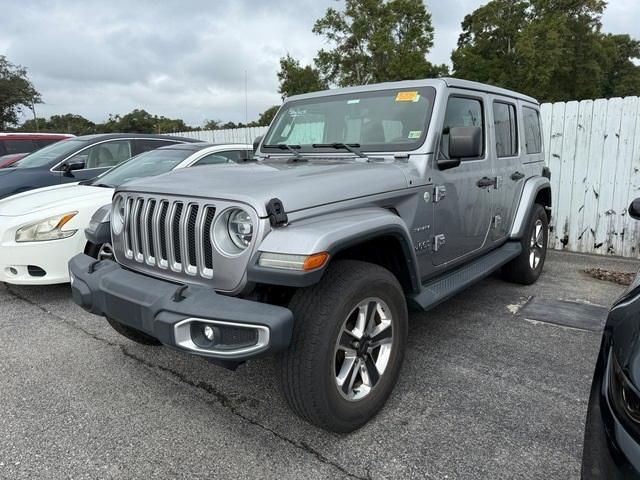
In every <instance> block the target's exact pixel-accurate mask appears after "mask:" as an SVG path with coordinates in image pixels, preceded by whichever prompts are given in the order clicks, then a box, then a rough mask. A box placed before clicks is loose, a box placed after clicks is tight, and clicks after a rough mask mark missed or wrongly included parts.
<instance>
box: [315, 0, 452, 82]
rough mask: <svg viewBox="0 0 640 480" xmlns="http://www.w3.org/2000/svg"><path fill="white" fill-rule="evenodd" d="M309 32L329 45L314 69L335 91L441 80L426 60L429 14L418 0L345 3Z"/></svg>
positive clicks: (439, 70) (430, 42)
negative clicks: (413, 80) (432, 78)
mask: <svg viewBox="0 0 640 480" xmlns="http://www.w3.org/2000/svg"><path fill="white" fill-rule="evenodd" d="M313 32H314V33H316V34H318V35H322V36H324V37H325V40H326V41H327V42H328V43H329V44H331V45H332V47H333V48H331V49H329V50H325V49H322V50H320V51H319V52H318V55H317V57H316V60H315V63H316V65H317V67H318V69H319V71H320V73H321V74H322V76H323V78H324V79H325V80H327V81H329V82H331V83H334V84H337V85H339V86H350V85H364V84H368V83H377V82H386V81H394V80H405V79H415V78H425V77H434V76H441V75H445V74H446V73H447V72H448V69H447V67H446V66H445V65H439V66H434V65H432V64H431V63H430V62H429V61H428V60H427V54H428V53H429V50H430V49H431V47H432V46H433V26H432V25H431V14H430V13H429V12H428V11H427V10H426V8H425V6H424V3H423V1H422V0H388V1H385V0H346V2H345V8H344V11H338V10H336V9H334V8H329V9H327V11H326V13H325V15H324V17H322V18H320V19H319V20H317V21H316V23H315V25H314V27H313Z"/></svg>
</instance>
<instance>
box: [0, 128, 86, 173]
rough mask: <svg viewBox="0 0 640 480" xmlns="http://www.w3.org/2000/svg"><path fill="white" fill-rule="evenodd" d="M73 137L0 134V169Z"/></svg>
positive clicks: (62, 135)
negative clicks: (36, 151) (40, 149)
mask: <svg viewBox="0 0 640 480" xmlns="http://www.w3.org/2000/svg"><path fill="white" fill-rule="evenodd" d="M73 136H74V135H67V134H63V133H0V168H3V167H6V166H8V165H11V164H12V163H14V162H16V161H18V160H20V159H21V158H22V157H24V156H25V155H27V154H29V153H31V152H33V151H35V150H38V149H39V148H42V147H46V146H47V145H49V144H51V143H55V142H58V141H60V140H64V139H66V138H71V137H73Z"/></svg>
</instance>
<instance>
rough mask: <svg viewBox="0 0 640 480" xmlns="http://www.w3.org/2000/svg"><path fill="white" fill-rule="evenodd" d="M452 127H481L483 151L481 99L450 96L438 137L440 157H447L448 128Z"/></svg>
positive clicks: (483, 130)
mask: <svg viewBox="0 0 640 480" xmlns="http://www.w3.org/2000/svg"><path fill="white" fill-rule="evenodd" d="M452 127H482V151H483V152H484V132H485V128H484V116H483V114H482V101H481V100H478V99H475V98H465V97H450V98H449V100H448V102H447V111H446V113H445V116H444V125H443V126H442V137H441V138H440V153H439V156H440V158H445V159H446V158H449V130H450V129H451V128H452Z"/></svg>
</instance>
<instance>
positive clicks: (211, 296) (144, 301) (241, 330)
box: [69, 254, 293, 362]
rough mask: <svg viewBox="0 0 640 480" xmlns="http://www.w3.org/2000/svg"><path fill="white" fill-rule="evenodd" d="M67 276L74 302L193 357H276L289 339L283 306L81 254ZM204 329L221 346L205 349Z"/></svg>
mask: <svg viewBox="0 0 640 480" xmlns="http://www.w3.org/2000/svg"><path fill="white" fill-rule="evenodd" d="M69 274H70V277H71V291H72V294H73V300H74V301H75V302H76V303H77V304H78V305H80V306H81V307H82V308H84V309H85V310H87V311H88V312H91V313H94V314H96V315H102V316H105V317H109V318H111V319H113V320H116V321H118V322H120V323H122V324H124V325H127V326H129V327H131V328H135V329H137V330H140V331H142V332H144V333H146V334H147V335H151V336H152V337H154V338H156V339H158V340H159V341H160V342H162V343H163V344H165V345H167V346H168V347H172V348H176V349H179V350H182V351H185V352H188V353H191V354H194V355H201V356H206V357H211V358H215V359H219V360H228V361H234V362H237V361H244V360H247V359H249V358H254V357H258V356H266V355H270V354H273V353H276V352H277V351H279V350H282V349H284V348H286V347H287V346H288V345H289V342H290V340H291V332H292V329H293V314H292V313H291V311H290V310H289V309H287V308H284V307H279V306H276V305H269V304H264V303H259V302H254V301H250V300H245V299H242V298H237V297H229V296H225V295H220V294H218V293H216V292H214V291H213V290H212V289H210V288H207V287H203V286H198V285H188V286H185V285H180V284H176V283H172V282H168V281H165V280H160V279H157V278H152V277H148V276H146V275H142V274H139V273H135V272H132V271H130V270H127V269H125V268H123V267H121V266H120V265H119V264H118V263H116V262H112V261H108V260H107V261H102V262H98V261H96V260H95V259H93V258H92V257H89V256H87V255H84V254H80V255H76V256H75V257H73V258H72V259H71V261H70V262H69ZM205 325H210V326H211V327H212V328H214V329H215V331H216V332H217V334H216V337H215V338H219V339H220V341H221V342H222V343H215V344H211V345H206V342H204V343H205V344H203V342H202V336H201V334H200V330H199V329H200V327H204V326H205ZM230 339H234V340H233V341H230ZM238 339H240V340H238Z"/></svg>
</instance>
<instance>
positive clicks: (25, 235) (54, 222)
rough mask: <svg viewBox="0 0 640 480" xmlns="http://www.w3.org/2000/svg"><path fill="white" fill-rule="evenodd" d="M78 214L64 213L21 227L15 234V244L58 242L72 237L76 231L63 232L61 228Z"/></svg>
mask: <svg viewBox="0 0 640 480" xmlns="http://www.w3.org/2000/svg"><path fill="white" fill-rule="evenodd" d="M77 213H78V212H70V213H65V214H63V215H57V216H55V217H49V218H45V219H44V220H41V221H39V222H36V223H32V224H30V225H27V226H25V227H22V228H21V229H19V230H18V231H17V232H16V242H43V241H46V240H60V239H62V238H68V237H70V236H72V235H73V234H74V233H76V232H77V230H63V227H64V226H65V225H66V224H67V223H68V222H69V220H71V219H72V218H73V217H75V216H76V215H77Z"/></svg>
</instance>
